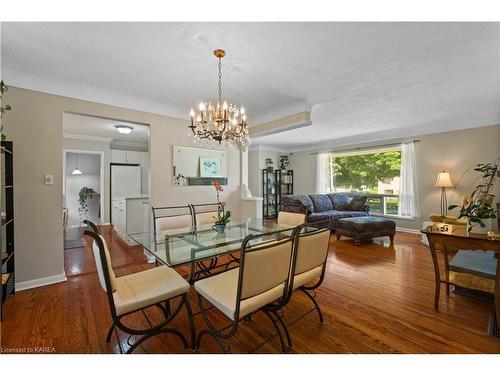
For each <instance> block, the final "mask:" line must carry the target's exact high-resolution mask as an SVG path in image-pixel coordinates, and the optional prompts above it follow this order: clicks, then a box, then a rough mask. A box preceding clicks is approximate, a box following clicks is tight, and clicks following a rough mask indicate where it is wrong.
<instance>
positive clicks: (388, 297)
mask: <svg viewBox="0 0 500 375" xmlns="http://www.w3.org/2000/svg"><path fill="white" fill-rule="evenodd" d="M103 233H104V235H105V237H106V239H107V240H108V243H109V245H110V249H111V257H112V259H113V267H114V269H115V272H116V274H117V276H120V275H124V274H127V273H132V272H137V271H140V270H143V269H146V268H148V267H152V265H149V264H147V263H146V261H145V257H144V256H143V251H142V249H141V248H140V247H128V246H127V245H125V244H124V242H123V241H121V240H120V239H119V238H118V236H116V235H115V234H114V233H113V232H112V230H111V229H109V228H104V229H103ZM419 240H420V238H419V236H417V235H415V234H408V233H398V234H397V235H396V240H395V244H394V245H393V246H391V245H390V244H389V241H388V240H385V239H378V240H375V241H374V242H373V243H372V244H366V245H363V246H355V245H354V244H353V242H352V241H351V240H348V239H342V240H341V241H337V240H335V237H334V236H332V237H331V246H330V257H329V260H328V268H327V273H326V278H325V281H324V283H323V285H322V287H321V288H320V290H319V291H318V297H317V298H318V302H319V303H320V305H321V307H322V310H323V313H324V316H325V321H326V322H325V324H324V325H321V324H320V323H319V321H318V317H317V315H316V312H315V311H314V310H312V307H313V306H312V304H311V302H310V301H309V300H308V299H307V298H306V297H305V296H302V295H301V294H298V293H296V295H295V296H294V297H293V299H292V301H291V302H290V304H289V305H287V307H286V308H285V320H286V322H287V323H288V324H289V325H290V333H291V335H292V339H293V341H294V348H293V349H292V350H291V353H500V339H497V338H491V337H488V336H486V333H485V332H486V326H487V322H488V316H489V312H490V311H491V309H492V307H491V305H488V304H486V303H483V302H479V301H477V300H474V299H471V298H467V297H463V296H458V295H455V294H454V293H451V294H450V296H449V297H446V294H445V293H442V297H441V303H440V311H435V310H434V309H433V291H434V289H433V288H434V273H433V268H432V261H431V256H430V253H429V251H428V248H427V247H425V246H424V245H422V244H421V243H420V242H419ZM65 255H66V261H65V263H66V273H67V276H68V281H67V282H65V283H60V284H54V285H49V286H45V287H41V288H36V289H31V290H26V291H22V292H18V293H16V294H15V295H14V296H13V297H12V298H10V299H9V300H8V301H7V302H6V303H5V305H4V308H5V315H4V317H5V318H4V321H3V323H2V326H1V328H2V333H1V345H2V347H3V348H4V351H5V349H9V348H23V347H27V348H35V347H49V348H52V347H53V348H54V350H55V352H57V353H114V352H118V351H119V349H118V344H117V340H116V337H113V339H112V340H111V343H110V344H107V343H106V333H107V329H108V328H109V326H110V323H111V317H110V314H109V308H108V306H107V301H106V298H105V295H104V292H103V291H102V289H101V287H100V285H99V281H98V278H97V274H96V271H95V264H94V260H93V256H92V253H91V251H90V248H89V246H87V248H82V249H72V250H67V251H66V252H65ZM181 271H182V270H181ZM192 297H193V298H191V299H192V303H193V305H195V303H194V301H195V300H194V293H193V296H192ZM196 308H197V306H196ZM210 314H211V316H213V317H214V319H215V320H216V321H217V323H218V324H219V325H220V326H224V325H226V324H227V323H228V321H227V320H224V319H222V318H221V314H219V313H217V312H216V311H215V309H213V310H211V311H210ZM148 315H149V316H150V317H151V319H152V320H154V319H155V318H157V317H159V316H158V315H157V311H156V310H155V309H151V311H149V312H148ZM303 315H305V316H303ZM302 316H303V317H302ZM300 317H302V318H301V319H299V318H300ZM128 322H129V323H130V324H133V325H134V326H144V325H145V324H146V322H145V320H144V317H143V316H142V315H141V314H134V316H132V317H130V318H129V319H128ZM195 322H196V326H197V330H200V329H203V328H205V324H204V322H203V320H202V318H201V316H200V315H197V316H196V317H195ZM173 325H174V326H176V327H178V328H179V329H180V330H182V331H183V332H185V334H186V336H187V334H188V329H187V319H186V313H185V311H182V312H181V313H180V314H179V316H178V317H177V318H176V320H175V321H174V324H173ZM120 341H121V343H122V345H123V347H124V348H127V347H128V345H127V338H126V336H125V335H123V334H122V335H121V336H120ZM229 343H230V346H231V352H233V353H250V352H255V353H279V352H280V346H279V341H278V339H277V337H276V336H275V334H274V330H273V328H272V325H271V323H270V322H269V321H268V320H267V318H266V317H265V315H263V314H257V315H256V316H255V317H254V318H253V319H252V321H250V322H242V323H241V324H240V327H239V331H238V334H237V335H236V336H235V337H233V338H232V339H231V340H230V341H229ZM136 352H137V353H191V352H190V351H188V352H185V351H184V350H183V348H182V345H181V343H180V341H179V340H178V339H177V338H176V337H174V336H170V335H160V336H156V337H154V338H152V339H150V340H148V341H146V342H145V343H144V344H142V345H141V346H140V347H139V348H138V349H137V350H136ZM199 352H200V353H220V349H219V347H218V345H217V344H216V343H215V341H214V340H213V339H212V338H209V337H208V338H207V337H205V338H204V339H203V341H202V343H201V347H200V350H199Z"/></svg>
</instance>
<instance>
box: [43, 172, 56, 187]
mask: <svg viewBox="0 0 500 375" xmlns="http://www.w3.org/2000/svg"><path fill="white" fill-rule="evenodd" d="M43 181H44V183H45V185H54V175H53V174H46V175H45V176H44V178H43Z"/></svg>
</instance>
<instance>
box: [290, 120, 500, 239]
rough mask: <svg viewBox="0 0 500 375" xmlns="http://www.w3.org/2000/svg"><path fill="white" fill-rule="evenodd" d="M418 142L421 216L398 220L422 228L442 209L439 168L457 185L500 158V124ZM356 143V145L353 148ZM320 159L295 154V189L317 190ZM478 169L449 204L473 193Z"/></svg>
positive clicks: (499, 194) (497, 189)
mask: <svg viewBox="0 0 500 375" xmlns="http://www.w3.org/2000/svg"><path fill="white" fill-rule="evenodd" d="M417 138H418V139H420V142H418V143H416V144H415V154H416V159H417V182H418V186H419V191H420V206H421V214H422V215H421V217H420V218H417V219H415V220H396V222H397V226H398V227H401V228H409V229H421V227H422V222H423V221H426V220H427V219H428V217H429V214H430V213H439V212H440V198H441V195H440V194H441V191H440V189H438V188H435V187H434V184H435V182H436V177H437V173H438V171H440V170H442V169H445V170H447V171H449V172H450V175H451V179H452V182H453V183H454V184H455V185H456V184H457V182H458V181H459V179H460V177H461V176H462V174H463V173H464V172H465V171H466V170H467V169H468V168H469V167H471V166H472V165H475V164H477V163H486V162H493V161H495V159H496V158H498V157H500V125H496V126H487V127H482V128H475V129H469V130H459V131H454V132H446V133H437V134H429V135H424V136H419V137H417ZM354 147H356V146H353V148H354ZM315 165H316V158H315V155H311V152H310V151H307V152H298V153H294V154H293V158H292V162H291V169H293V170H294V178H295V181H294V182H295V192H296V193H297V194H311V193H314V184H315V178H316V168H315ZM476 176H477V174H476V172H473V171H469V172H468V173H466V175H465V176H464V178H463V179H462V180H461V181H460V183H459V184H458V186H456V188H457V189H456V192H455V194H454V195H453V196H454V199H453V202H451V196H452V191H451V190H452V189H450V190H449V193H448V203H449V204H451V203H457V202H459V200H460V199H461V197H462V195H463V194H464V193H465V192H469V193H470V192H471V191H472V187H475V186H476V185H477V182H474V178H475V177H476ZM493 194H495V195H496V196H497V202H498V201H499V197H500V181H499V180H497V184H496V186H495V192H493ZM450 213H451V212H450Z"/></svg>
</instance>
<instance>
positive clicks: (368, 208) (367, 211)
mask: <svg viewBox="0 0 500 375" xmlns="http://www.w3.org/2000/svg"><path fill="white" fill-rule="evenodd" d="M363 211H365V214H366V216H370V206H369V205H367V204H365V205H364V206H363Z"/></svg>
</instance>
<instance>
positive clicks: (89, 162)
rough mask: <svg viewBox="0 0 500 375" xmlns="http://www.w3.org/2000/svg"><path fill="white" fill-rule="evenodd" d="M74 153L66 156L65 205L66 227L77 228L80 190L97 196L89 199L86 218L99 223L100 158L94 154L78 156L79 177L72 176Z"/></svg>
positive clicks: (78, 224) (74, 161) (79, 220)
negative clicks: (88, 191) (90, 190)
mask: <svg viewBox="0 0 500 375" xmlns="http://www.w3.org/2000/svg"><path fill="white" fill-rule="evenodd" d="M75 165H76V153H73V152H68V153H67V154H66V194H65V205H66V207H67V208H68V227H69V228H72V227H78V226H80V224H81V219H80V215H79V211H78V209H79V207H80V204H79V201H78V200H79V193H80V190H81V188H83V187H89V188H92V189H94V191H95V192H96V193H97V194H99V195H96V196H94V197H93V198H92V199H89V200H88V202H87V204H88V218H89V219H90V220H91V221H93V222H94V223H99V222H101V219H100V218H99V208H100V198H101V175H100V172H101V157H100V155H95V154H81V153H79V154H78V169H79V170H80V171H81V172H82V174H81V175H72V174H71V172H73V170H74V169H75Z"/></svg>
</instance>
